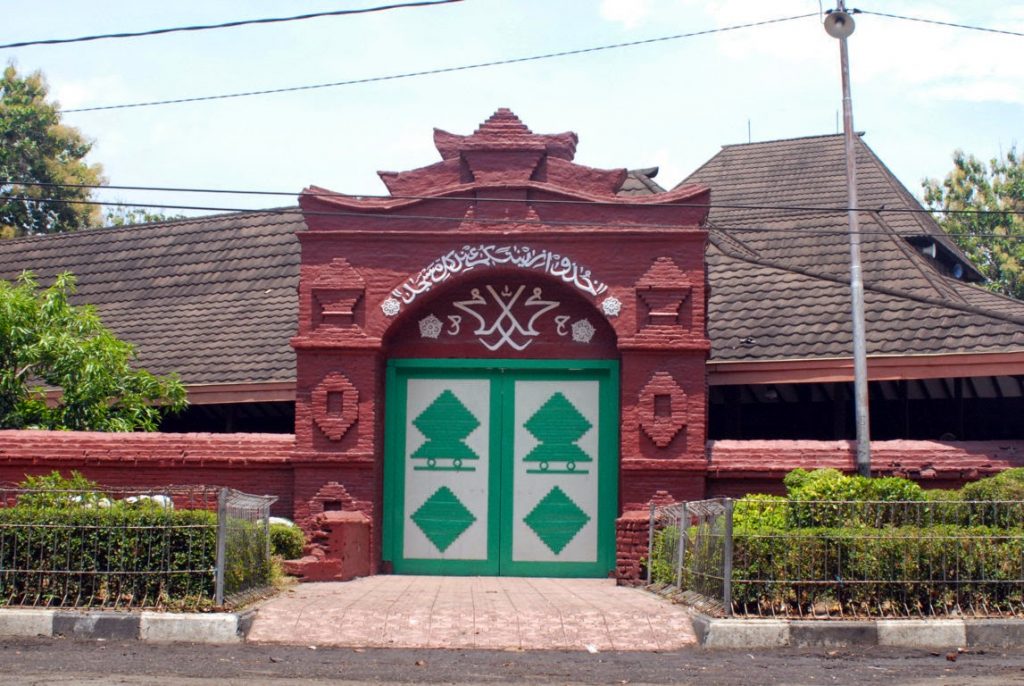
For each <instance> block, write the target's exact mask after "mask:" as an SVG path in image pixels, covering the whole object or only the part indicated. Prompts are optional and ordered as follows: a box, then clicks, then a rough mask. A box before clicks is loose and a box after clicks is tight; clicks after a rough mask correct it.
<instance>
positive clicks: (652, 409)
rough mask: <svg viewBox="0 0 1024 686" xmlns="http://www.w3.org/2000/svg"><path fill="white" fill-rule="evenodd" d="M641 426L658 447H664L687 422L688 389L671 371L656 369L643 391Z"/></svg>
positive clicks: (641, 392) (639, 410)
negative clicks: (685, 390) (678, 382)
mask: <svg viewBox="0 0 1024 686" xmlns="http://www.w3.org/2000/svg"><path fill="white" fill-rule="evenodd" d="M637 414H638V415H639V418H640V428H642V429H643V430H644V433H645V434H647V437H648V438H650V439H651V441H653V442H654V445H656V446H658V447H659V448H665V447H667V446H668V444H669V443H671V442H672V439H673V438H675V437H676V434H677V433H679V431H680V429H682V428H683V427H685V426H686V393H684V392H683V389H682V388H680V387H679V384H677V383H676V380H675V379H674V378H672V375H671V374H669V373H668V372H655V373H654V376H652V377H651V380H650V381H648V382H647V385H646V386H644V387H643V390H641V391H640V397H639V402H638V404H637Z"/></svg>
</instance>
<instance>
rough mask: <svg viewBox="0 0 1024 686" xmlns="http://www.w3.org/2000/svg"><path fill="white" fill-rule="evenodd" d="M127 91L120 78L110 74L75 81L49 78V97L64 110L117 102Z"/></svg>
mask: <svg viewBox="0 0 1024 686" xmlns="http://www.w3.org/2000/svg"><path fill="white" fill-rule="evenodd" d="M127 93H128V91H127V89H125V87H124V83H123V81H122V80H121V78H120V77H118V76H115V75H112V74H109V75H105V76H95V77H92V78H88V79H80V80H75V81H71V80H63V79H60V78H54V79H51V80H50V97H51V98H52V99H54V100H57V101H58V102H59V103H60V106H61V109H64V110H69V109H76V108H79V107H88V106H90V105H100V104H106V103H110V102H118V101H119V100H121V99H124V98H125V97H126V95H127Z"/></svg>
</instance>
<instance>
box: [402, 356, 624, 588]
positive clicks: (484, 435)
mask: <svg viewBox="0 0 1024 686" xmlns="http://www.w3.org/2000/svg"><path fill="white" fill-rule="evenodd" d="M386 403H387V407H386V415H387V424H386V436H385V503H384V506H385V514H384V557H385V559H388V560H390V561H391V562H392V564H393V568H394V571H395V572H396V573H405V574H456V575H458V574H463V575H471V574H472V575H503V576H579V577H583V576H591V577H603V576H607V575H608V574H609V572H611V571H612V570H614V567H615V530H614V527H615V521H614V520H615V512H616V507H617V500H618V363H617V362H614V361H591V360H588V361H572V360H529V361H514V360H391V361H390V362H389V365H388V378H387V395H386Z"/></svg>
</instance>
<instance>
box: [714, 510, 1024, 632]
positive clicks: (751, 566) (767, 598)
mask: <svg viewBox="0 0 1024 686" xmlns="http://www.w3.org/2000/svg"><path fill="white" fill-rule="evenodd" d="M1022 560H1024V530H1021V529H1016V530H1006V529H996V528H992V527H956V526H931V527H923V528H922V527H891V528H882V529H874V528H807V529H799V530H791V531H778V530H768V529H764V530H761V531H744V532H737V533H736V535H735V536H734V557H733V590H732V596H733V599H734V602H735V603H736V607H737V609H738V610H740V611H747V612H754V613H765V612H779V613H782V614H798V615H804V614H822V613H833V614H834V613H839V612H842V613H845V614H867V615H887V614H896V615H916V614H922V615H935V614H946V613H951V612H957V611H959V609H960V608H963V609H968V608H976V609H984V610H986V611H988V612H991V611H996V612H999V611H1006V610H1011V609H1014V608H1019V607H1020V604H1021V603H1022V602H1024V586H1022V585H1021V584H1020V583H1019V579H1020V578H1021V573H1022V569H1021V567H1022Z"/></svg>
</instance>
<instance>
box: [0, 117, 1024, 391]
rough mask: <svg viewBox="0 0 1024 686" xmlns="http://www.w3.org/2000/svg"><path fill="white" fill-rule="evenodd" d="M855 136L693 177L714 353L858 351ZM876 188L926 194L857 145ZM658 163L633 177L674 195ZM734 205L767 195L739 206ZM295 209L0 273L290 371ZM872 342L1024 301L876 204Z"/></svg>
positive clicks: (885, 199)
mask: <svg viewBox="0 0 1024 686" xmlns="http://www.w3.org/2000/svg"><path fill="white" fill-rule="evenodd" d="M841 154H842V138H841V137H838V136H821V137H814V138H801V139H794V140H787V141H773V142H767V143H753V144H747V145H736V146H728V147H726V148H724V149H723V150H722V151H721V152H720V153H719V154H718V155H716V156H715V157H714V158H712V159H711V160H710V161H709V162H708V163H707V164H705V165H704V166H702V167H701V168H700V169H699V170H697V171H696V172H695V173H694V174H693V175H691V176H690V178H688V179H686V180H685V181H684V183H692V182H699V183H703V184H707V185H708V186H710V187H711V189H712V191H711V193H712V195H711V197H712V204H713V205H714V206H715V207H713V209H712V210H711V215H710V223H711V224H712V231H711V243H710V245H709V247H708V268H709V277H708V278H709V281H710V285H711V295H710V302H709V317H708V319H709V325H708V328H709V333H710V337H711V341H712V359H713V360H716V361H722V362H724V361H734V360H754V361H756V360H776V359H795V358H807V357H822V358H829V357H849V356H850V349H851V344H850V332H849V329H850V327H849V324H848V319H849V314H848V312H849V307H850V306H849V287H848V259H849V247H848V242H847V238H846V233H845V232H846V226H847V224H846V221H847V220H846V214H845V213H843V212H825V211H815V212H800V213H794V212H784V211H782V210H767V209H758V208H757V207H760V206H765V205H802V206H813V207H844V206H845V204H846V191H845V177H844V176H843V165H842V158H841ZM858 154H859V157H858V159H859V160H860V168H859V179H860V186H861V197H862V204H863V205H864V206H871V207H876V208H877V207H881V206H885V207H888V208H890V209H892V208H900V207H904V208H905V207H908V206H910V207H918V205H917V204H916V201H913V198H912V196H911V195H910V193H909V192H908V191H906V189H904V188H903V187H902V186H901V185H900V184H899V182H898V181H897V180H896V179H895V178H894V177H893V176H892V175H891V173H890V172H889V171H888V170H887V169H886V168H885V166H884V165H882V164H881V162H879V161H878V159H877V157H875V155H874V153H873V152H871V150H870V149H869V148H868V147H867V146H866V145H864V144H863V143H861V144H860V147H859V153H858ZM655 173H656V170H655V169H641V170H635V171H632V172H630V173H629V175H628V177H627V179H626V181H625V183H624V184H623V188H622V189H621V191H620V192H622V193H627V194H650V193H660V192H663V189H662V188H661V187H660V186H659V185H658V184H657V183H655V182H654V181H653V180H652V177H653V176H654V175H655ZM723 205H747V206H757V207H748V208H746V209H744V208H737V207H726V206H723ZM303 226H304V225H303V222H302V219H301V216H300V215H299V214H298V213H297V211H296V209H295V208H291V209H285V210H267V211H262V212H241V213H236V214H226V215H218V216H212V217H203V218H199V219H190V220H181V221H175V222H166V223H161V224H145V225H139V226H131V227H125V228H121V229H96V230H90V231H82V232H79V233H73V234H62V235H56V236H45V237H33V238H21V239H14V240H6V241H0V278H7V279H12V278H14V277H16V276H17V275H18V273H20V272H21V271H22V270H24V269H28V270H32V271H34V272H35V273H36V274H37V275H38V276H39V277H40V278H41V279H42V280H43V281H44V282H46V281H49V280H50V279H52V277H53V276H54V274H55V273H57V272H59V271H64V270H67V271H71V272H73V273H74V274H76V276H78V278H79V286H80V287H79V296H78V298H77V299H78V301H79V302H89V303H92V304H94V305H96V307H97V309H98V310H99V312H100V315H101V317H102V318H103V321H104V322H105V323H106V324H107V325H108V326H110V327H111V328H112V329H113V330H114V331H115V332H116V333H117V334H118V335H119V336H120V337H122V338H124V339H126V340H128V341H131V342H132V343H134V344H135V345H136V346H137V349H138V352H139V361H140V364H142V365H144V366H146V367H147V368H149V369H150V370H152V371H154V372H157V373H166V372H171V371H177V372H178V373H179V374H180V375H181V376H182V378H183V379H184V381H185V382H186V383H187V384H190V385H197V384H247V383H267V382H282V383H288V382H293V381H294V379H295V356H294V353H293V351H292V349H291V347H290V345H289V342H288V341H289V338H290V337H291V336H293V335H294V333H295V330H296V316H297V311H298V307H297V296H296V286H297V281H298V263H299V247H298V241H297V240H296V238H295V232H296V231H297V230H299V229H301V228H302V227H303ZM863 230H864V232H865V234H866V235H865V237H864V246H863V254H864V265H865V269H864V276H865V282H866V284H867V293H866V303H867V329H868V343H869V348H868V352H869V354H872V355H897V356H898V355H915V354H930V353H954V352H987V351H1008V350H1024V303H1021V302H1019V301H1016V300H1012V299H1009V298H1003V297H1001V296H998V295H994V294H991V293H988V292H987V291H984V290H982V289H980V288H979V287H977V286H974V285H970V284H966V283H963V282H961V281H956V280H954V279H952V278H949V277H947V276H944V275H943V274H941V273H940V272H939V271H937V270H936V269H935V266H934V265H933V264H932V262H931V260H929V259H928V258H926V257H924V256H922V255H921V254H920V253H919V252H918V250H916V249H915V248H913V247H912V246H911V245H910V244H909V243H908V242H907V240H906V237H914V236H921V235H930V236H933V237H934V239H935V240H937V241H942V242H947V241H948V239H947V238H946V237H945V236H944V235H942V234H941V230H940V229H939V228H938V226H937V225H935V223H934V222H933V221H932V220H931V217H930V216H928V215H927V214H913V213H896V212H887V211H882V212H880V213H879V212H873V213H870V214H868V215H866V216H865V217H864V219H863Z"/></svg>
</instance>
